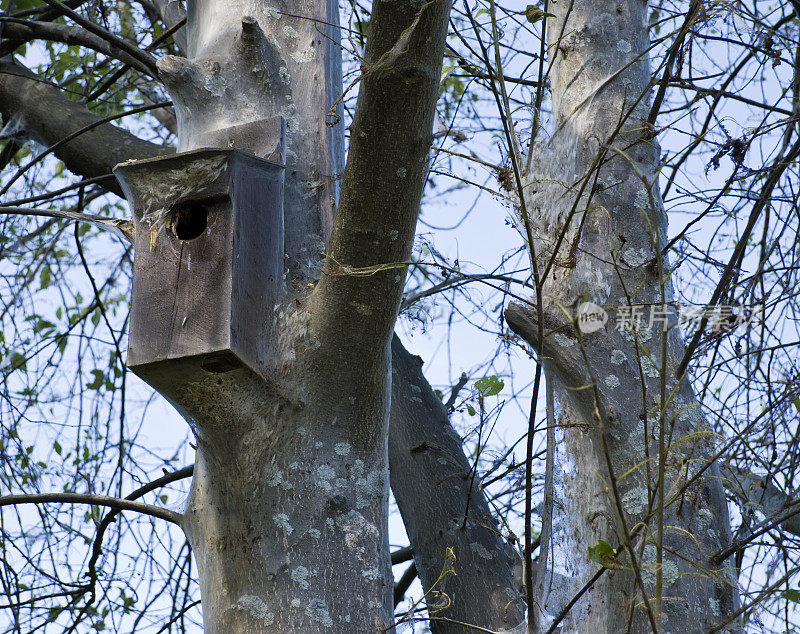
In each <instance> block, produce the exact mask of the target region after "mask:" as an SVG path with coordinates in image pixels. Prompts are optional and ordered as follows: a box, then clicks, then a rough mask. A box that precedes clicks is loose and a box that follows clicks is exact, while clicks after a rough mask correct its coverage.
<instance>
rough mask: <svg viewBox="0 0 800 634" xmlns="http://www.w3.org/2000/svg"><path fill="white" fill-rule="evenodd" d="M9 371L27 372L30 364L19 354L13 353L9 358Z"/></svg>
mask: <svg viewBox="0 0 800 634" xmlns="http://www.w3.org/2000/svg"><path fill="white" fill-rule="evenodd" d="M8 369H9V370H27V369H28V362H27V360H26V359H25V357H24V356H22V355H21V354H20V353H19V352H12V353H11V356H10V357H9V368H8Z"/></svg>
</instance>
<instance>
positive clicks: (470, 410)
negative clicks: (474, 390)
mask: <svg viewBox="0 0 800 634" xmlns="http://www.w3.org/2000/svg"><path fill="white" fill-rule="evenodd" d="M467 412H468V413H469V415H470V416H475V408H474V407H472V405H467Z"/></svg>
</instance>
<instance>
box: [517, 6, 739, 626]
mask: <svg viewBox="0 0 800 634" xmlns="http://www.w3.org/2000/svg"><path fill="white" fill-rule="evenodd" d="M646 10H647V7H646V5H645V4H643V3H642V2H640V1H639V0H620V1H618V2H615V3H613V4H611V5H608V4H607V3H600V2H597V1H596V0H571V1H569V2H567V1H566V0H558V1H557V2H556V1H555V0H551V1H550V5H549V9H548V11H549V12H550V13H553V14H555V16H556V17H555V18H553V19H552V21H551V22H550V23H548V31H549V34H550V37H549V46H550V48H549V51H550V54H551V60H550V62H551V64H552V69H551V72H550V83H551V89H552V99H553V111H554V119H555V120H554V126H555V132H554V133H553V135H552V137H551V138H550V139H549V140H548V141H547V142H545V143H544V144H543V145H542V146H541V147H537V148H534V149H532V152H534V155H533V166H532V169H531V171H530V172H529V173H528V174H527V178H526V184H527V185H528V186H527V189H526V191H527V192H528V194H527V195H526V198H525V201H524V205H523V206H522V209H523V213H522V217H521V219H520V222H522V223H523V224H524V223H525V222H526V221H529V222H530V224H531V227H532V233H533V235H534V236H535V243H534V245H533V247H534V248H535V252H536V256H537V263H538V267H539V271H540V273H541V275H542V279H543V287H542V291H541V293H542V305H543V314H542V315H537V313H536V310H535V309H533V308H532V307H530V306H523V305H521V304H512V305H511V306H510V307H509V309H508V311H507V315H506V316H507V319H508V322H509V324H510V325H511V327H512V328H513V329H514V330H515V331H516V332H517V333H519V334H520V335H522V336H523V337H524V338H525V339H526V340H527V341H528V342H529V343H531V344H532V345H533V346H534V347H535V348H537V350H538V352H539V354H540V356H541V358H543V359H544V360H545V368H546V372H547V380H548V382H549V383H550V384H551V385H552V387H553V389H554V394H555V404H556V407H555V410H556V412H555V419H556V420H555V424H556V430H555V442H554V445H553V446H552V447H551V448H550V450H551V451H553V452H554V454H555V455H554V464H555V469H554V473H553V477H552V479H551V491H550V494H551V495H553V499H554V506H553V512H552V522H551V525H549V526H545V527H544V530H543V534H542V539H543V540H544V541H546V542H547V543H548V545H549V551H550V557H549V559H548V561H547V562H545V569H544V570H543V574H540V575H539V580H538V585H537V587H535V588H534V590H535V596H536V597H537V600H536V605H534V606H533V609H532V611H531V618H532V619H533V620H534V622H535V623H536V624H537V625H538V627H539V628H541V629H542V630H546V629H548V628H549V627H551V625H553V623H554V619H556V617H557V616H559V615H560V614H561V613H562V610H564V609H565V608H566V607H567V605H568V603H569V602H570V601H571V599H572V598H573V597H575V596H576V595H577V594H578V593H579V591H580V590H581V589H582V588H584V586H585V585H586V584H587V582H589V580H590V579H591V578H592V577H593V575H595V573H596V571H597V570H598V569H599V566H598V565H597V564H596V563H593V562H592V561H591V560H590V556H589V552H588V551H587V549H588V548H590V547H595V546H597V545H598V544H599V543H600V540H604V541H605V542H608V543H610V545H611V546H612V547H613V548H615V549H616V550H617V554H616V557H614V556H613V553H610V552H608V551H607V550H606V551H605V552H604V551H603V550H602V548H603V547H602V545H601V548H600V550H595V551H593V552H594V558H595V559H596V560H600V561H602V562H604V564H605V566H606V567H607V568H609V569H608V570H606V571H605V573H604V574H603V575H602V576H601V577H600V578H599V580H598V581H596V582H595V583H594V585H593V586H592V587H591V589H589V590H588V591H586V592H584V594H582V595H581V596H580V599H579V600H578V601H577V602H576V603H575V604H574V605H573V606H572V608H571V610H570V611H569V613H568V615H567V616H566V617H565V618H564V619H563V620H562V621H561V622H560V626H561V627H563V629H564V631H576V632H586V633H592V634H593V633H595V632H615V631H634V632H649V631H656V630H657V631H672V632H678V631H681V632H700V631H705V630H706V629H707V628H709V627H710V626H712V625H713V624H714V623H717V622H719V621H721V620H723V619H724V617H725V616H726V615H728V614H730V613H731V612H733V611H734V610H735V608H736V605H737V592H736V571H735V570H734V569H733V564H732V560H729V561H728V562H726V563H723V565H717V564H715V563H713V562H712V561H710V557H711V555H712V553H714V552H715V551H716V550H717V549H718V548H720V547H721V546H724V545H726V544H727V543H728V542H729V540H730V529H729V520H728V513H727V507H726V502H725V497H724V494H723V491H722V486H721V483H720V480H719V477H718V471H717V469H716V467H715V466H714V465H711V466H709V461H710V459H711V456H712V454H713V451H714V443H713V438H712V436H711V431H710V429H709V427H708V425H707V424H706V423H705V421H704V420H703V417H702V415H701V411H700V408H699V406H698V404H697V402H696V399H695V396H694V394H693V392H692V389H691V387H690V385H689V383H688V381H687V379H686V378H685V377H676V370H677V368H678V366H679V364H680V361H681V359H682V357H683V354H684V345H683V341H682V338H681V336H680V333H679V331H678V329H677V328H676V324H677V315H676V310H675V305H674V303H673V295H672V287H671V284H670V282H669V265H668V263H667V262H666V260H665V259H664V258H663V257H662V253H661V252H662V249H663V247H664V245H665V244H666V240H665V238H666V215H665V212H664V208H663V204H662V202H661V198H660V194H659V189H658V182H657V179H658V172H657V170H658V161H659V148H658V145H657V144H656V143H655V142H654V140H653V137H654V135H653V133H652V130H653V127H652V125H651V123H650V122H649V121H648V115H649V110H650V107H649V96H648V92H649V88H650V83H649V82H650V76H649V68H648V62H647V50H648V46H649V39H648V24H647V12H646ZM526 216H527V218H526ZM583 302H592V303H594V304H596V305H599V306H601V307H603V308H605V309H606V311H607V312H608V314H609V319H608V322H607V323H606V324H605V325H604V327H602V328H600V329H599V330H597V331H594V332H589V331H590V330H591V328H585V329H584V331H581V330H580V328H578V327H577V325H578V322H577V321H576V320H575V319H573V318H574V317H575V316H576V315H578V314H579V313H578V312H577V309H578V307H579V306H580V305H581V304H582V303H583ZM631 306H634V307H638V308H634V312H633V316H634V320H633V321H632V320H631V319H630V317H631V311H630V307H631ZM589 308H591V307H589ZM637 311H641V315H642V320H641V321H638V322H637V321H636V320H635V317H636V314H637ZM652 311H660V312H658V313H653V312H652ZM565 312H568V313H569V315H571V316H572V317H573V318H571V317H568V316H566V315H565ZM650 315H657V318H656V319H655V321H651V320H650V319H649V317H650ZM662 318H663V320H662ZM539 319H541V320H542V324H543V328H544V335H545V336H544V338H543V341H540V337H539V330H538V326H539ZM626 322H627V323H626ZM664 322H666V323H665V324H664ZM631 326H632V327H631ZM540 563H542V562H540ZM629 628H630V629H629Z"/></svg>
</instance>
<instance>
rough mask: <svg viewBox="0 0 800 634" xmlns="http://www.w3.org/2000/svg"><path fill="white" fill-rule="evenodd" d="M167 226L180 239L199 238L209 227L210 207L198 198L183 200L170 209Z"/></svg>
mask: <svg viewBox="0 0 800 634" xmlns="http://www.w3.org/2000/svg"><path fill="white" fill-rule="evenodd" d="M167 226H168V228H169V231H170V232H171V233H172V235H174V236H175V237H176V238H178V240H194V239H195V238H199V237H200V236H202V235H203V233H205V230H206V227H208V209H206V206H205V205H204V204H202V203H201V202H199V201H197V200H184V201H181V202H179V203H177V204H176V205H175V206H174V207H173V208H172V210H171V211H170V214H169V220H168V223H167Z"/></svg>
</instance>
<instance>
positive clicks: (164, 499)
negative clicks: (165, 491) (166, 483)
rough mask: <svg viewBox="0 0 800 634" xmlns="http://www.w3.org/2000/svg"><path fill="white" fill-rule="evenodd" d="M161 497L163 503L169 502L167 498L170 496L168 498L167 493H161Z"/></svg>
mask: <svg viewBox="0 0 800 634" xmlns="http://www.w3.org/2000/svg"><path fill="white" fill-rule="evenodd" d="M159 499H160V500H161V502H162V503H163V504H166V503H167V500H168V499H169V498H168V497H167V496H166V495H161V496H159Z"/></svg>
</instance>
